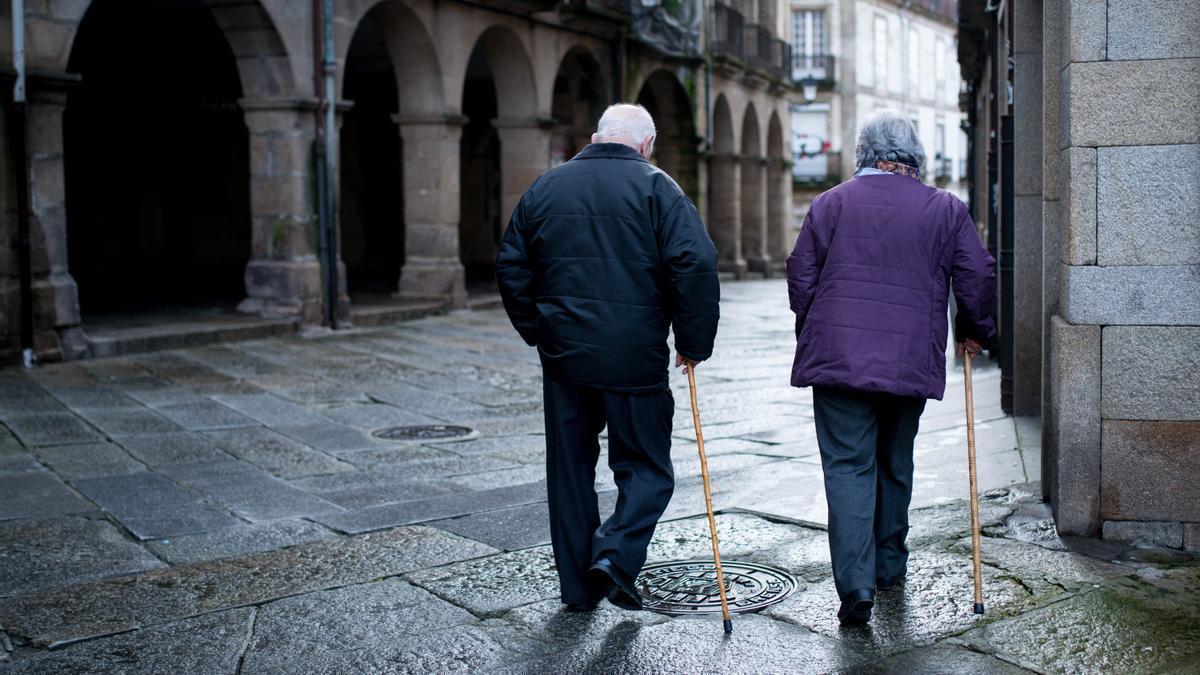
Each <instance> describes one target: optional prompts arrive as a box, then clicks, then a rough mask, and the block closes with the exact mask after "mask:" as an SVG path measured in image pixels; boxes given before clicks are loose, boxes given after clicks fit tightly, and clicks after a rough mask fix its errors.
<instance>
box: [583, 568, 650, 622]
mask: <svg viewBox="0 0 1200 675" xmlns="http://www.w3.org/2000/svg"><path fill="white" fill-rule="evenodd" d="M587 582H588V586H590V587H591V589H592V590H593V592H595V593H603V594H604V595H605V596H607V597H608V601H609V602H611V603H612V604H614V605H616V606H617V607H620V608H621V609H628V610H631V611H636V610H640V609H641V608H642V598H641V597H640V596H639V595H638V592H637V590H636V589H634V588H633V585H632V584H629V583H626V582H625V580H624V575H622V574H621V572H620V571H618V570H617V568H616V567H614V566H613V564H612V563H611V562H609V561H607V560H604V559H601V560H597V561H596V562H595V564H593V565H592V566H591V568H590V569H588V571H587Z"/></svg>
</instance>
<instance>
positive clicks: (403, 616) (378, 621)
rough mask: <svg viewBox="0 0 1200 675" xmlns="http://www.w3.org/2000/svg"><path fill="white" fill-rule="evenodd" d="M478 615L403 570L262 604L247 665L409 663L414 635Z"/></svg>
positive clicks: (256, 668)
mask: <svg viewBox="0 0 1200 675" xmlns="http://www.w3.org/2000/svg"><path fill="white" fill-rule="evenodd" d="M476 621H477V620H476V618H475V617H474V616H473V615H472V614H471V613H470V612H468V611H466V610H464V609H462V608H461V607H456V606H454V605H452V604H450V603H448V602H446V601H444V600H441V599H440V598H438V597H436V596H434V595H432V594H430V593H429V592H428V591H425V590H424V589H421V588H417V587H415V586H412V585H410V584H408V583H405V582H404V581H401V580H399V579H395V578H393V579H385V580H383V581H380V582H377V583H366V584H358V585H354V586H348V587H345V588H339V589H335V590H330V591H320V592H316V593H309V594H306V595H303V596H299V597H293V598H286V599H284V600H278V601H276V602H272V603H269V604H266V605H263V606H262V607H261V608H260V609H259V611H258V618H257V620H256V621H255V624H254V637H253V638H252V639H251V640H250V646H249V648H248V649H247V650H246V657H245V662H244V664H243V668H244V670H245V671H246V672H252V673H253V672H285V671H291V670H293V669H295V668H296V667H297V666H298V665H299V664H304V666H303V668H304V670H305V671H307V672H314V671H320V672H324V671H338V670H342V669H344V668H345V667H346V666H347V665H348V664H351V663H353V664H354V668H355V669H356V670H359V671H361V672H382V671H393V670H396V669H397V668H399V669H401V670H408V667H407V666H408V664H406V663H405V662H404V660H403V656H402V653H403V650H404V648H405V647H407V646H409V645H405V644H404V643H405V642H406V641H408V640H411V639H413V638H416V637H418V636H423V635H425V634H427V633H432V632H435V631H438V630H440V629H445V628H451V627H454V626H461V625H467V624H473V623H475V622H476ZM398 647H399V649H398ZM398 652H400V653H398Z"/></svg>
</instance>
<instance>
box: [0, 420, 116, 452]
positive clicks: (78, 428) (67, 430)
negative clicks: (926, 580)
mask: <svg viewBox="0 0 1200 675" xmlns="http://www.w3.org/2000/svg"><path fill="white" fill-rule="evenodd" d="M4 424H5V426H7V427H8V428H9V429H11V430H12V432H13V433H14V434H15V435H16V436H17V438H19V439H21V442H22V443H24V444H25V445H30V446H34V445H64V444H67V443H88V442H92V441H101V440H104V439H103V438H102V437H101V436H100V434H99V433H97V432H96V430H95V429H93V428H92V427H91V426H90V425H88V424H87V423H86V422H84V421H83V420H81V419H79V418H78V417H76V416H75V415H72V414H71V413H68V412H61V413H39V414H30V415H7V416H5V418H4Z"/></svg>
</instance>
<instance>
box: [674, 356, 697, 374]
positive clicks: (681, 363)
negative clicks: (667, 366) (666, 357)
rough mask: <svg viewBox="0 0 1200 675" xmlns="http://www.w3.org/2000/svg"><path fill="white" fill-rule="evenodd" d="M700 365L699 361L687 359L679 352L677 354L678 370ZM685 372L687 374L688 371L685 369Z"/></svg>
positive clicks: (676, 365)
mask: <svg viewBox="0 0 1200 675" xmlns="http://www.w3.org/2000/svg"><path fill="white" fill-rule="evenodd" d="M698 363H699V361H693V360H691V359H689V358H687V357H685V356H684V355H683V354H680V353H679V352H675V367H676V368H679V367H682V366H687V367H688V368H695V367H696V365H697V364H698ZM683 372H685V373H686V372H687V369H684V371H683Z"/></svg>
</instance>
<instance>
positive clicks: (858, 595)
mask: <svg viewBox="0 0 1200 675" xmlns="http://www.w3.org/2000/svg"><path fill="white" fill-rule="evenodd" d="M874 606H875V591H872V590H871V589H869V588H860V589H858V590H856V591H850V592H849V593H847V594H846V597H844V598H842V607H841V609H839V610H838V620H839V621H841V622H842V625H843V626H861V625H863V624H865V623H866V622H868V621H870V620H871V608H872V607H874Z"/></svg>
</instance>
